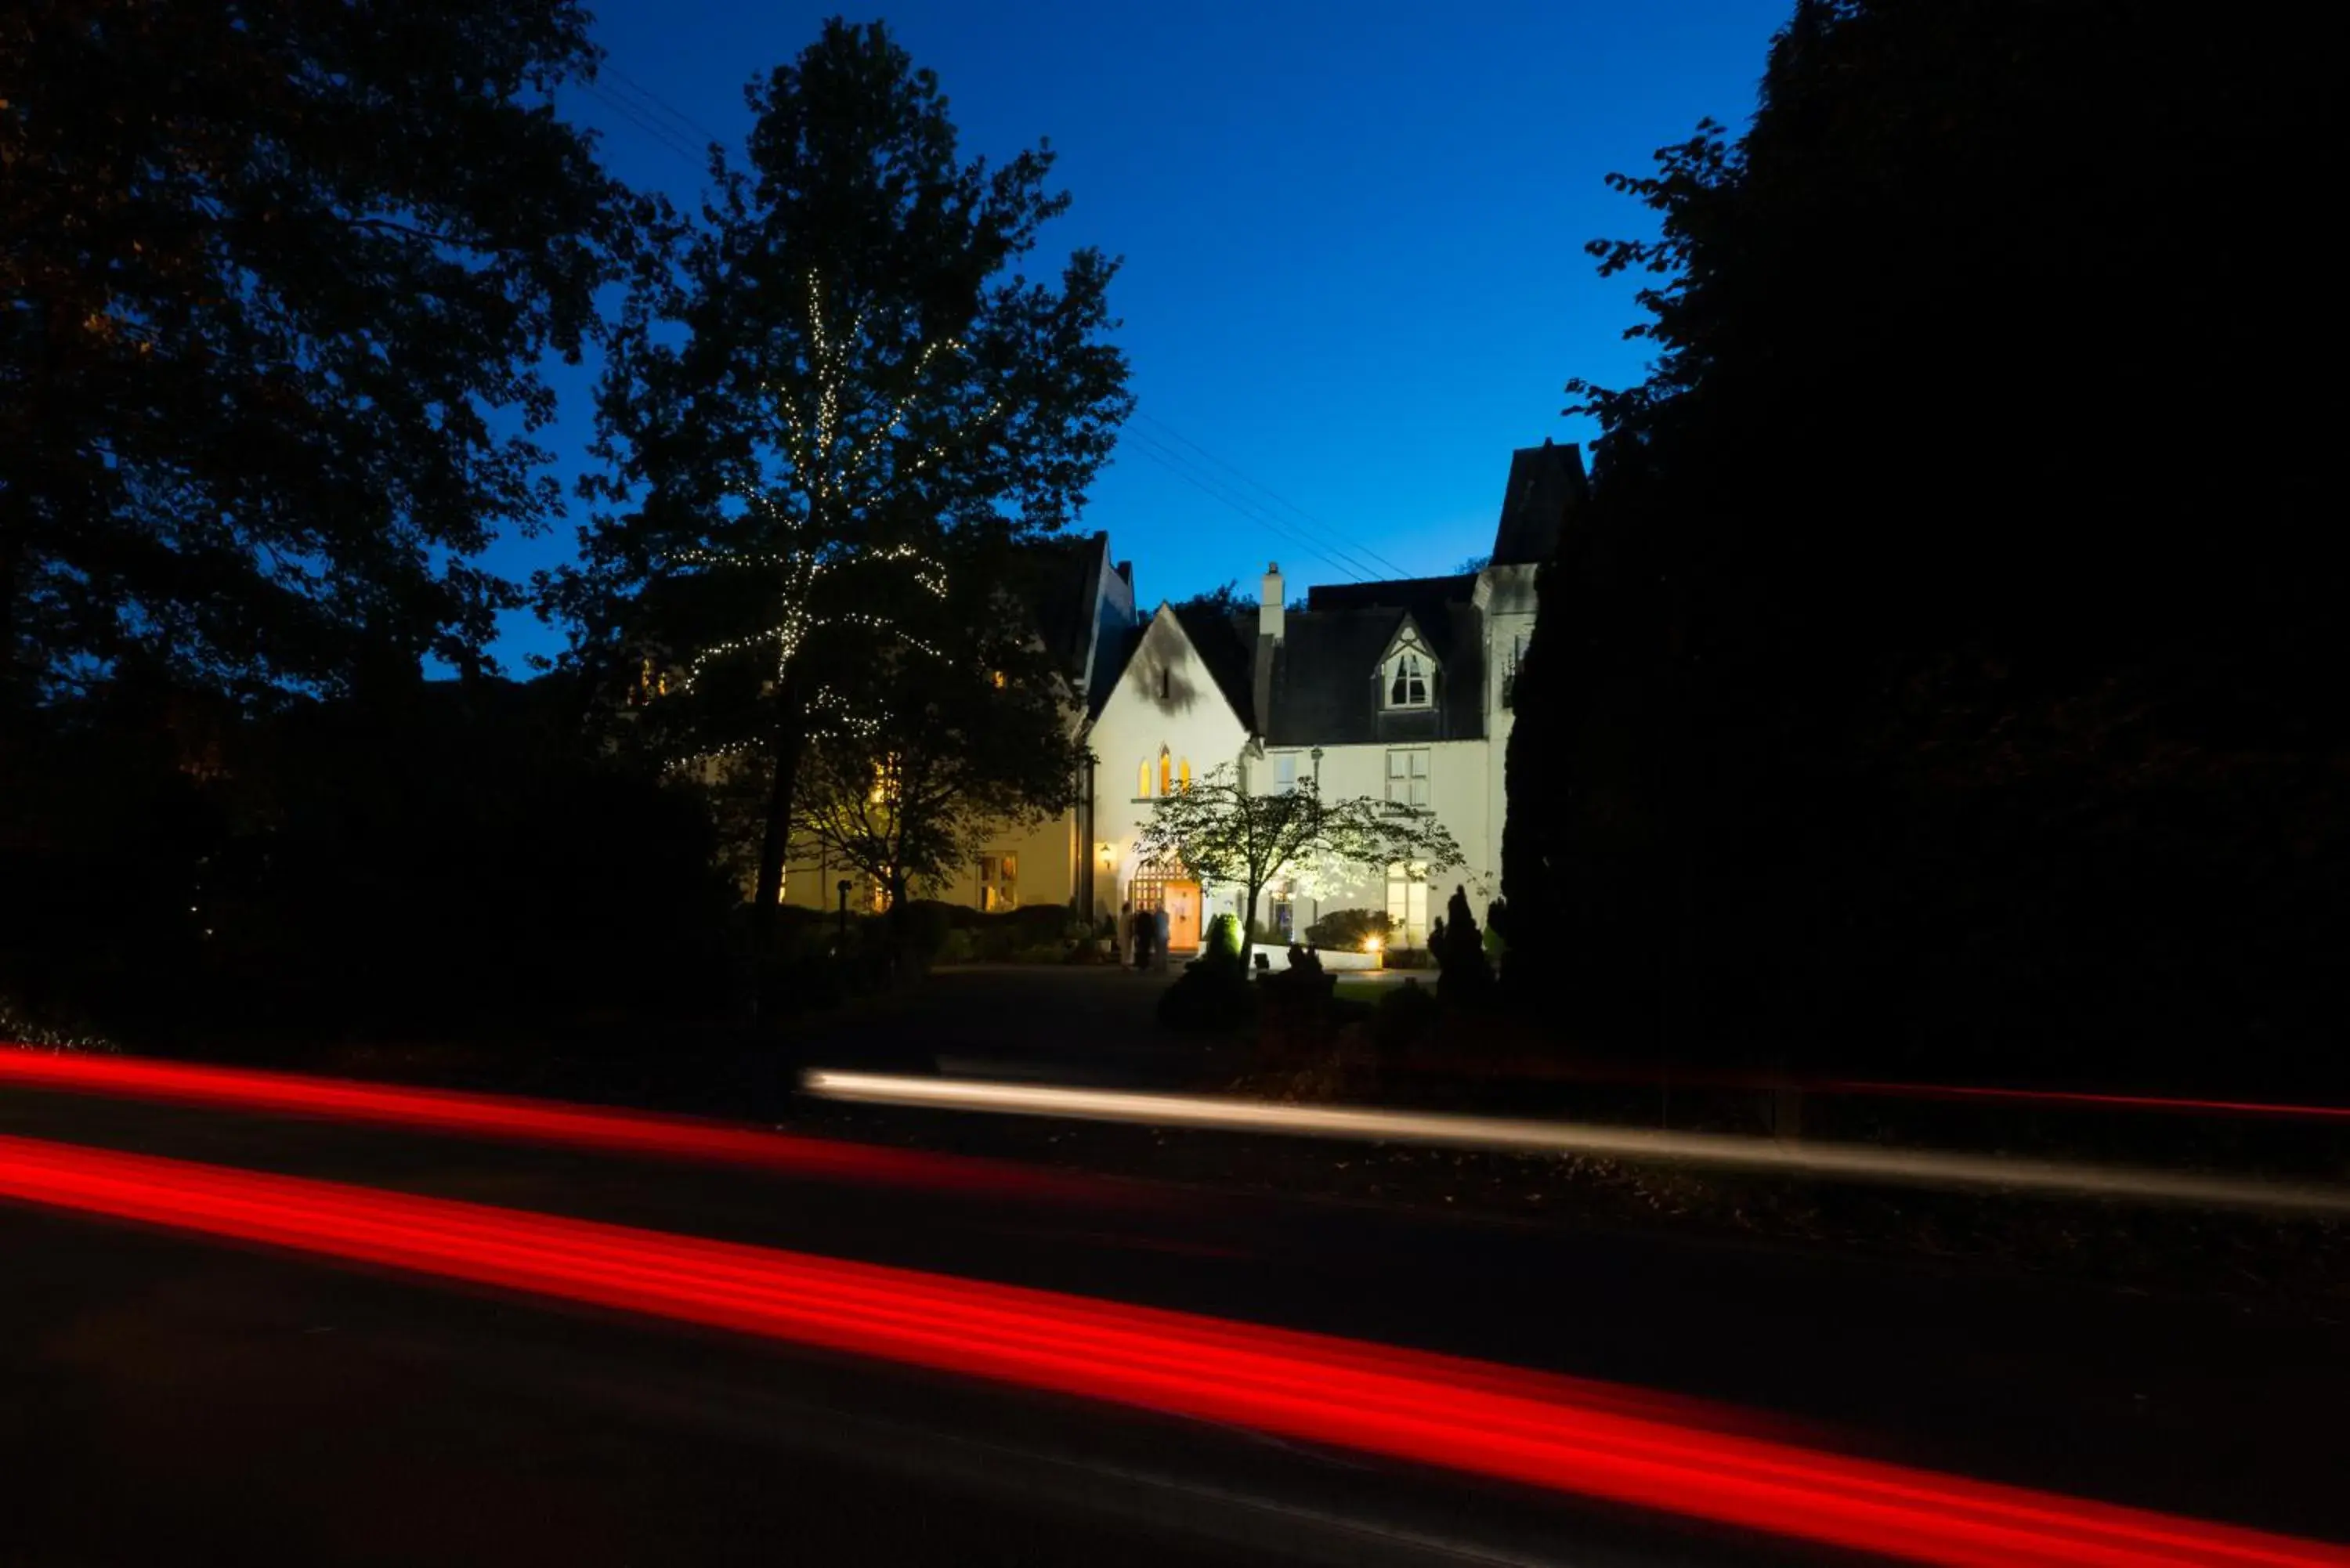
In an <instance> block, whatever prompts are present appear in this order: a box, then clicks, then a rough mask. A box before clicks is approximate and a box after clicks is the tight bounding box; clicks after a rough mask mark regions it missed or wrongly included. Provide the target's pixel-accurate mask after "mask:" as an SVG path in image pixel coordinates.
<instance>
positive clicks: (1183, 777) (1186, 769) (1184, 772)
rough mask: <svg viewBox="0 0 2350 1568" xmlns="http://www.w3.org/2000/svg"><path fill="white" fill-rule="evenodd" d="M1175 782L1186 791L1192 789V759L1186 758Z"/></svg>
mask: <svg viewBox="0 0 2350 1568" xmlns="http://www.w3.org/2000/svg"><path fill="white" fill-rule="evenodd" d="M1175 782H1176V783H1177V784H1179V785H1180V786H1181V787H1182V788H1184V789H1190V788H1191V758H1189V757H1185V758H1184V759H1183V763H1182V766H1181V767H1180V769H1179V770H1178V772H1177V774H1176V779H1175Z"/></svg>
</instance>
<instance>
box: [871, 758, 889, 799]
mask: <svg viewBox="0 0 2350 1568" xmlns="http://www.w3.org/2000/svg"><path fill="white" fill-rule="evenodd" d="M893 793H894V786H893V784H891V781H890V778H889V763H888V762H887V761H877V762H875V763H874V764H873V794H872V795H871V796H870V797H869V798H870V799H871V801H872V803H873V804H874V805H881V804H882V803H883V802H885V801H887V800H888V799H889V797H890V795H891V794H893Z"/></svg>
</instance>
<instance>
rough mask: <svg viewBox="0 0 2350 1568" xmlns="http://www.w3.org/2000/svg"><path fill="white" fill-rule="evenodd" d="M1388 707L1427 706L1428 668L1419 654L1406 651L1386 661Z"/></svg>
mask: <svg viewBox="0 0 2350 1568" xmlns="http://www.w3.org/2000/svg"><path fill="white" fill-rule="evenodd" d="M1427 706H1428V666H1427V664H1426V663H1425V661H1423V660H1422V659H1421V658H1420V656H1419V654H1417V653H1414V652H1412V651H1410V650H1409V649H1407V650H1406V651H1404V652H1402V653H1399V654H1397V655H1396V656H1395V658H1393V659H1389V660H1388V707H1390V708H1425V707H1427Z"/></svg>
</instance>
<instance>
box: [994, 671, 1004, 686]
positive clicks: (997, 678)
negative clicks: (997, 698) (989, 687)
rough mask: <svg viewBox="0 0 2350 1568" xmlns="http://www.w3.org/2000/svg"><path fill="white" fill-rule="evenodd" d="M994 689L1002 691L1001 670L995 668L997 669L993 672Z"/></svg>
mask: <svg viewBox="0 0 2350 1568" xmlns="http://www.w3.org/2000/svg"><path fill="white" fill-rule="evenodd" d="M995 689H996V690H997V691H1003V671H1002V670H997V671H996V672H995Z"/></svg>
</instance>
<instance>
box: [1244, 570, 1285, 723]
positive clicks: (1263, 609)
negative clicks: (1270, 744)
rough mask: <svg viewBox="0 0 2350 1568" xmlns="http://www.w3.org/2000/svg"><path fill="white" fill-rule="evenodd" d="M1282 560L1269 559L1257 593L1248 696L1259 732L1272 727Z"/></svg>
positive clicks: (1279, 636)
mask: <svg viewBox="0 0 2350 1568" xmlns="http://www.w3.org/2000/svg"><path fill="white" fill-rule="evenodd" d="M1281 612H1282V602H1281V563H1280V562H1278V561H1273V562H1268V563H1267V564H1266V566H1265V568H1264V588H1263V592H1262V593H1260V594H1259V595H1258V596H1257V608H1256V660H1255V664H1254V668H1253V670H1251V671H1250V673H1251V674H1252V675H1253V676H1254V677H1255V679H1254V680H1253V681H1251V682H1250V685H1251V688H1252V690H1251V692H1250V695H1252V696H1253V697H1254V698H1255V699H1256V715H1255V720H1254V728H1255V730H1256V732H1257V733H1258V734H1260V735H1263V734H1266V733H1269V732H1271V731H1272V729H1273V660H1274V653H1275V652H1276V651H1277V650H1278V649H1280V647H1281Z"/></svg>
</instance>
